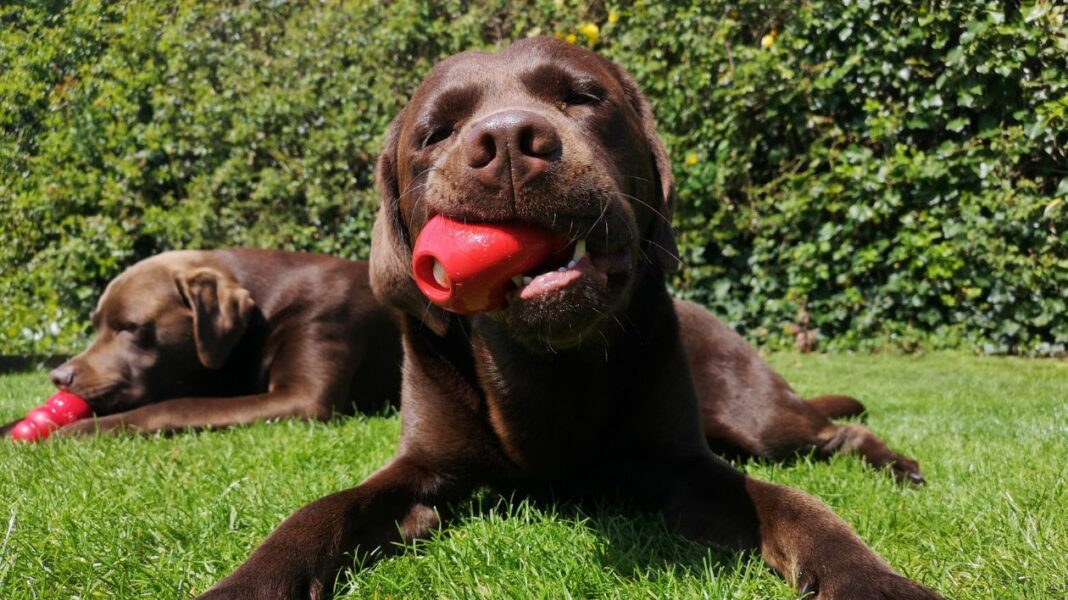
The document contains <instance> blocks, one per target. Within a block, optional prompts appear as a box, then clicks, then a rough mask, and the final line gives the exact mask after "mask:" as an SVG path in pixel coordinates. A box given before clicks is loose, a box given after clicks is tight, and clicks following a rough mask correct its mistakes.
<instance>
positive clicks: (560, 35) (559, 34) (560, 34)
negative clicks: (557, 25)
mask: <svg viewBox="0 0 1068 600" xmlns="http://www.w3.org/2000/svg"><path fill="white" fill-rule="evenodd" d="M553 37H554V38H556V39H558V40H560V41H561V42H562V41H564V33H563V32H562V31H557V32H556V33H554V34H553Z"/></svg>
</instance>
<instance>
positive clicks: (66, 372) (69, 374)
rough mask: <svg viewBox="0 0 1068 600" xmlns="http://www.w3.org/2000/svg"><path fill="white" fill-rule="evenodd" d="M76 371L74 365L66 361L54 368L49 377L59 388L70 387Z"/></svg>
mask: <svg viewBox="0 0 1068 600" xmlns="http://www.w3.org/2000/svg"><path fill="white" fill-rule="evenodd" d="M74 372H75V369H74V365H71V364H69V363H65V364H62V365H60V366H58V367H56V368H55V369H52V372H51V373H49V374H48V378H49V379H51V380H52V384H53V385H55V386H56V387H57V388H68V387H70V386H71V384H72V383H74Z"/></svg>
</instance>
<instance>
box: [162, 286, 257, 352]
mask: <svg viewBox="0 0 1068 600" xmlns="http://www.w3.org/2000/svg"><path fill="white" fill-rule="evenodd" d="M175 284H176V285H177V286H178V291H179V293H180V294H181V295H182V298H183V299H184V300H185V302H186V304H187V305H188V306H189V309H190V310H191V311H192V312H193V338H194V341H195V342H196V348H197V357H198V358H199V359H200V362H201V363H202V364H203V365H204V366H205V367H207V368H209V369H218V368H220V367H222V366H223V365H224V364H226V359H228V358H229V357H230V353H231V352H233V349H234V347H235V346H236V345H237V342H238V341H240V340H241V337H242V336H244V335H245V330H246V329H247V328H248V323H249V320H250V319H251V317H252V310H253V309H254V308H255V307H256V303H255V302H253V300H252V296H250V295H249V293H248V290H246V289H245V288H243V287H241V286H240V285H238V283H237V281H235V280H234V278H233V277H230V276H228V275H225V274H223V273H222V272H220V271H217V270H215V269H210V268H202V269H195V270H192V271H187V272H182V273H179V274H178V275H177V276H176V277H175Z"/></svg>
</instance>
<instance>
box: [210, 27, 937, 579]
mask: <svg viewBox="0 0 1068 600" xmlns="http://www.w3.org/2000/svg"><path fill="white" fill-rule="evenodd" d="M502 113H507V119H505V118H502ZM527 113H533V114H534V115H536V117H537V118H533V117H530V116H529V115H528V114H527ZM492 119H497V121H496V123H498V124H497V125H494V126H493V127H492V128H490V129H491V130H492V131H495V132H496V133H494V134H493V135H494V136H495V138H494V140H488V139H487V138H486V137H485V136H480V135H471V132H472V131H475V132H477V131H479V130H480V129H486V128H487V120H492ZM545 121H547V122H548V123H549V126H550V127H552V128H554V129H555V135H556V136H557V137H558V141H559V144H560V146H561V147H562V151H559V152H549V153H540V152H537V151H531V150H530V145H529V144H527V147H524V145H523V142H522V140H523V139H524V136H526V137H527V139H530V138H531V137H533V138H534V139H536V138H538V136H544V135H546V134H545V130H544V122H545ZM501 123H508V125H507V126H506V127H505V126H504V125H500V124H501ZM532 123H533V124H535V125H531V124H532ZM509 128H513V129H509ZM516 128H517V129H516ZM510 140H511V141H510ZM516 140H518V143H513V142H514V141H516ZM488 143H493V144H495V145H496V146H495V148H496V156H498V157H499V159H500V164H495V163H494V161H490V162H486V161H484V160H480V159H478V160H476V159H474V158H473V157H477V156H479V155H480V153H481V152H483V149H484V148H485V147H487V146H486V144H488ZM539 143H540V142H535V143H534V147H535V148H537V147H538V145H539ZM543 146H544V144H543ZM548 146H549V147H551V146H552V144H548ZM480 147H481V149H480ZM538 161H544V162H547V163H548V164H541V163H539V162H538ZM667 164H668V163H667V158H666V154H665V153H664V150H663V146H662V145H661V143H660V141H659V140H658V139H657V137H656V135H655V132H654V130H653V125H652V118H651V113H650V111H649V107H648V104H647V103H646V102H645V100H644V98H642V96H641V95H640V93H638V91H637V88H636V86H635V85H634V83H633V81H632V80H631V79H630V77H629V76H627V75H626V74H625V73H624V72H623V71H622V70H621V69H619V67H617V66H615V65H613V64H612V63H610V62H608V61H606V60H604V59H602V58H600V57H598V56H597V55H595V54H593V53H591V52H589V51H587V50H583V49H580V48H578V47H575V46H571V45H567V44H564V43H560V42H556V41H554V40H551V39H546V38H535V39H527V40H523V41H520V42H517V43H516V44H514V45H512V46H511V47H510V48H508V49H506V50H504V51H502V52H500V53H498V54H493V55H486V54H476V53H464V54H460V55H458V56H455V57H453V58H451V59H448V60H446V61H443V62H442V63H440V64H439V65H438V66H436V67H435V68H434V69H433V71H432V72H431V73H430V74H429V75H428V77H427V78H426V80H425V81H424V82H423V84H422V85H421V86H420V87H419V89H418V90H417V91H416V92H415V94H414V96H413V97H412V100H411V102H410V103H409V104H408V106H407V107H406V108H405V109H404V111H402V112H401V114H400V115H399V116H398V118H397V119H396V120H395V121H394V123H393V125H392V126H391V128H390V132H389V134H388V135H387V144H386V148H385V150H384V152H383V156H382V159H381V161H380V164H379V173H378V176H379V186H380V190H381V192H382V195H383V203H382V209H381V211H380V213H379V220H378V223H377V224H376V227H375V240H374V246H373V253H372V283H373V286H374V289H375V292H376V294H377V295H378V296H379V298H381V299H382V300H383V301H384V302H387V303H389V304H391V305H393V306H397V307H399V308H401V309H402V310H404V311H405V325H404V329H403V332H404V350H405V352H404V356H405V359H404V360H405V362H404V381H403V394H402V398H403V400H402V404H401V411H402V422H403V429H402V435H401V442H400V447H399V448H398V450H397V454H396V456H395V458H394V459H393V460H392V461H391V462H390V463H389V464H388V465H386V466H385V467H384V468H383V469H382V470H380V471H379V472H378V473H376V474H374V475H373V476H371V477H370V478H369V479H368V480H367V481H365V482H364V483H363V484H361V485H359V486H357V487H355V488H352V489H350V490H345V491H342V492H338V493H336V494H333V495H331V496H327V497H326V498H323V499H321V500H318V501H316V502H313V503H311V504H309V505H307V506H305V507H304V508H302V509H300V510H299V511H297V512H296V513H295V514H294V515H293V516H292V517H290V518H289V519H287V520H286V521H285V522H284V523H282V524H281V525H280V526H279V527H278V529H276V530H275V532H274V533H272V534H271V535H270V536H269V537H268V538H267V539H266V540H265V541H264V542H263V544H262V545H261V546H260V547H259V548H258V549H257V550H256V551H255V552H254V553H253V554H252V556H251V557H250V558H249V559H248V561H246V562H245V563H244V564H243V565H241V566H240V567H239V568H238V569H237V570H236V571H234V572H233V573H232V574H231V575H230V576H229V577H227V578H225V579H224V580H223V581H221V582H220V583H219V584H218V585H217V586H216V587H214V588H213V589H212V590H210V591H209V592H208V593H206V594H205V595H204V597H206V598H308V597H311V598H320V597H323V596H327V595H329V594H330V589H329V588H330V585H331V583H332V582H333V581H334V577H335V574H336V573H337V570H338V569H339V568H341V567H342V566H343V565H345V564H351V560H352V558H351V556H350V553H352V552H357V553H359V554H360V555H362V556H366V555H367V553H368V552H370V551H373V550H374V549H376V548H388V545H389V544H390V542H394V541H400V540H409V539H412V538H415V537H420V536H424V535H426V534H427V533H428V531H429V529H430V528H432V527H435V526H437V519H435V518H433V517H432V515H433V514H434V513H433V509H434V508H435V507H438V506H443V505H446V504H447V503H449V502H450V501H454V500H458V499H461V498H464V497H465V496H466V495H467V494H468V493H469V492H470V491H471V490H472V489H473V488H475V487H478V486H482V485H490V486H493V487H495V488H497V489H500V490H503V491H506V492H507V491H526V492H531V493H534V494H537V495H539V496H548V497H554V498H575V499H584V498H597V497H601V496H603V495H605V494H617V495H620V496H623V497H624V498H627V499H629V500H630V501H631V502H633V503H635V504H637V505H639V506H642V507H645V508H648V509H653V510H659V511H660V512H661V513H662V514H663V515H664V516H665V518H666V519H667V520H668V522H670V523H672V524H673V525H675V526H676V527H678V529H679V530H680V531H681V532H683V533H684V534H686V535H689V536H692V537H694V538H696V539H700V540H703V541H706V542H708V543H711V544H716V545H720V546H725V547H728V548H735V549H738V550H753V551H759V552H760V553H761V554H762V555H763V556H764V558H765V559H766V560H767V561H768V563H769V564H770V565H771V566H772V567H773V568H775V569H776V570H778V571H779V572H780V573H782V574H783V575H784V576H785V577H786V578H787V579H788V580H790V581H792V582H794V583H795V584H796V585H797V586H798V589H799V590H800V591H802V592H806V591H814V592H816V594H817V596H818V597H819V598H850V599H854V598H900V599H913V598H936V597H937V596H936V595H935V594H934V593H933V592H931V591H930V590H928V589H926V588H924V587H922V586H920V585H917V584H915V583H912V582H910V581H908V580H907V579H905V578H903V577H901V576H900V575H898V574H897V573H895V572H894V571H893V570H892V569H891V568H890V567H889V566H888V565H886V563H884V562H883V561H881V560H880V559H879V558H878V557H877V556H875V554H873V553H872V551H871V550H869V549H868V548H867V547H866V546H865V545H864V543H863V542H862V541H861V540H860V539H859V538H858V537H857V536H856V534H855V533H853V532H852V530H850V529H849V527H848V526H847V525H846V524H845V523H843V522H842V521H841V520H840V519H839V518H838V517H836V516H835V515H834V514H833V513H832V512H831V511H830V510H829V509H827V507H825V506H824V505H823V504H821V503H820V502H819V501H818V500H816V499H814V498H812V497H811V496H808V495H806V494H804V493H802V492H799V491H796V490H792V489H789V488H785V487H782V486H778V485H773V484H770V483H765V482H761V481H757V480H754V479H751V478H749V477H747V476H745V475H744V474H743V473H740V472H739V471H736V470H735V469H733V468H731V467H730V466H729V465H728V464H726V463H725V462H723V461H722V460H721V459H719V458H717V457H716V456H715V455H713V454H712V453H711V452H710V451H709V449H708V444H707V443H706V441H705V437H704V433H703V431H702V423H701V418H700V409H699V406H698V396H697V394H696V392H695V389H694V381H693V378H692V376H691V373H690V367H689V363H688V361H687V358H686V352H685V349H684V345H683V341H682V337H680V336H684V335H686V334H685V333H684V332H680V321H681V322H683V323H685V320H686V319H687V317H686V316H685V315H677V314H676V308H675V306H674V305H673V303H672V301H671V299H670V298H669V297H668V295H667V291H666V289H665V285H664V271H665V269H668V268H672V267H673V266H674V264H673V260H672V258H671V254H672V252H673V249H674V247H673V244H672V242H671V241H670V237H671V230H670V227H669V226H668V224H667V221H666V219H663V218H661V217H663V216H666V215H669V214H670V211H671V208H672V203H673V197H674V194H673V191H672V190H673V183H672V180H671V175H670V171H669V169H668V168H667ZM480 169H488V171H486V170H484V171H478V170H480ZM531 173H535V175H533V176H531ZM436 213H445V214H447V215H450V216H453V217H457V218H468V219H472V220H479V221H504V220H519V221H527V222H532V223H537V224H540V225H542V226H543V227H546V228H548V229H552V230H553V231H557V232H560V233H564V234H570V235H572V236H573V237H582V236H588V240H589V247H590V251H591V255H592V256H594V257H595V262H596V260H598V259H600V260H601V261H602V262H601V263H600V265H601V266H599V267H597V272H596V274H590V275H583V276H582V278H580V279H578V280H576V281H575V282H573V283H572V284H571V285H569V286H568V287H566V288H563V289H559V290H556V291H553V292H551V293H549V294H548V295H543V296H538V297H534V298H532V299H528V300H519V299H517V298H513V299H512V300H510V301H509V303H508V306H507V307H505V308H504V309H502V310H500V311H497V312H496V313H493V314H488V315H480V316H476V317H458V316H455V315H451V314H448V313H445V312H443V311H441V310H440V309H437V308H435V307H433V306H430V305H428V303H427V302H426V300H425V299H424V298H422V297H421V296H420V295H419V292H418V290H417V289H416V287H415V286H414V284H413V282H412V280H411V275H410V254H411V242H412V240H413V239H415V238H416V237H417V236H418V234H419V231H420V229H421V228H422V226H423V224H424V223H426V221H427V220H428V218H429V217H430V216H432V215H433V214H436ZM606 257H608V258H611V259H612V260H608V261H605V260H604V259H605V258H606ZM621 264H622V265H624V266H625V268H616V267H618V266H619V265H621ZM612 265H616V267H613V266H612ZM602 275H603V277H602ZM682 312H683V313H685V312H686V311H685V309H684V310H683V311H682ZM691 317H692V315H691ZM744 362H745V361H743V363H744ZM750 366H751V365H750ZM728 370H729V367H728ZM710 375H712V376H714V375H715V370H713V372H711V373H710ZM713 379H714V377H713ZM757 379H759V377H758V378H757ZM764 383H765V384H769V382H767V381H765V382H764ZM770 385H775V383H774V382H770ZM819 417H820V418H823V417H822V416H821V415H820V416H819Z"/></svg>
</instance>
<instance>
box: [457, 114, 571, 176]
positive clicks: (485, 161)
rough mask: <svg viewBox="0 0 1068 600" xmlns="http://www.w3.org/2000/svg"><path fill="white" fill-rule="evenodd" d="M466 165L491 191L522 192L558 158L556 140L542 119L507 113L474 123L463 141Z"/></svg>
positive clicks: (558, 146)
mask: <svg viewBox="0 0 1068 600" xmlns="http://www.w3.org/2000/svg"><path fill="white" fill-rule="evenodd" d="M464 142H465V143H464V150H465V152H466V154H467V165H468V166H469V167H470V168H471V169H472V171H474V174H475V177H476V178H477V179H478V180H479V181H480V182H481V183H482V184H484V185H486V186H487V187H491V188H499V187H507V186H509V185H510V186H513V187H514V188H515V189H516V190H518V189H520V188H522V187H523V186H524V185H526V184H527V183H529V182H530V181H531V180H533V179H535V178H537V177H538V176H539V175H541V174H542V173H544V172H545V170H546V169H548V167H549V165H550V163H551V162H552V161H553V160H555V159H556V158H557V157H558V156H559V155H560V136H559V135H558V134H557V132H556V128H555V127H553V125H552V123H550V122H549V120H548V119H546V118H545V117H543V116H541V115H539V114H537V113H535V112H531V111H528V110H507V111H501V112H498V113H494V114H492V115H490V116H488V117H485V118H484V119H482V120H481V121H478V122H477V123H475V124H474V125H472V126H471V128H470V129H469V130H468V131H467V134H466V136H465V139H464Z"/></svg>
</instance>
